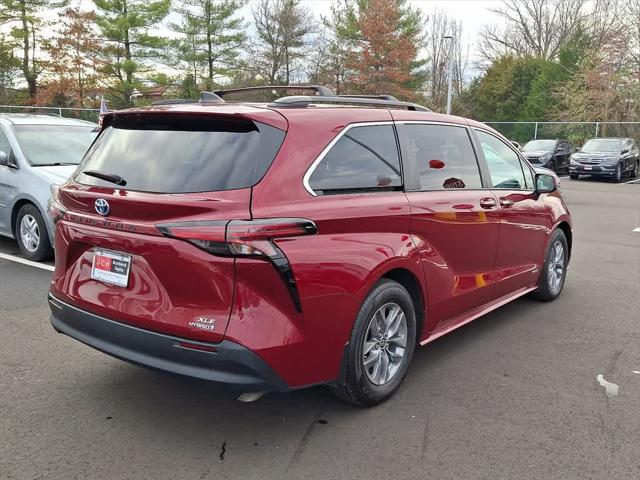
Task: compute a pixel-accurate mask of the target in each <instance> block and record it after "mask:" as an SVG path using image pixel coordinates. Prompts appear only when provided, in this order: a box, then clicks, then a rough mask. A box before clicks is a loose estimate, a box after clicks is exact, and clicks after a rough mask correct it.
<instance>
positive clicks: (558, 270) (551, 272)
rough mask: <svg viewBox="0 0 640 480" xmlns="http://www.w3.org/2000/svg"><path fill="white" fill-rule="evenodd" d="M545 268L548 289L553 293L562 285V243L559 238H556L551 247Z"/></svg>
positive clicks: (563, 268) (563, 269)
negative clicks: (546, 270)
mask: <svg viewBox="0 0 640 480" xmlns="http://www.w3.org/2000/svg"><path fill="white" fill-rule="evenodd" d="M547 269H548V272H547V278H548V281H549V290H551V291H552V292H553V293H557V292H558V291H559V290H560V287H561V286H562V280H563V278H564V271H565V265H564V245H563V244H562V242H561V241H560V240H556V242H555V243H554V244H553V247H552V248H551V255H550V256H549V265H548V266H547Z"/></svg>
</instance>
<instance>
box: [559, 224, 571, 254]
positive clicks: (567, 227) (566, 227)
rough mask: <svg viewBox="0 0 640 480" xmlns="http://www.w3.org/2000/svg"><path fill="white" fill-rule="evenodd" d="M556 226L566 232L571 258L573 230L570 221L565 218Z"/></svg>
mask: <svg viewBox="0 0 640 480" xmlns="http://www.w3.org/2000/svg"><path fill="white" fill-rule="evenodd" d="M556 228H559V229H560V230H562V232H563V233H564V236H565V238H566V239H567V246H568V247H569V258H571V247H572V245H573V231H572V230H571V225H569V222H567V221H566V220H563V221H561V222H560V223H559V224H558V225H557V227H556Z"/></svg>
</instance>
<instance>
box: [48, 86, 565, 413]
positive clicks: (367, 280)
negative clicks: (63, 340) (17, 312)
mask: <svg viewBox="0 0 640 480" xmlns="http://www.w3.org/2000/svg"><path fill="white" fill-rule="evenodd" d="M354 104H355V105H354ZM318 106H322V107H324V108H318ZM333 107H339V108H333ZM544 172H546V173H544ZM558 184H559V180H558V178H557V176H556V175H555V174H553V172H550V171H548V170H547V171H543V172H536V170H534V169H533V168H532V167H531V165H529V163H528V162H527V161H526V160H525V159H524V158H523V157H522V156H521V155H520V153H519V152H517V151H516V150H515V149H514V148H513V146H512V145H511V143H510V142H509V141H508V140H507V139H506V138H504V137H503V136H501V135H500V134H499V133H497V132H496V131H494V130H492V129H491V128H489V127H487V126H486V125H484V124H482V123H478V122H475V121H472V120H466V119H463V118H459V117H452V116H446V115H440V114H435V113H431V112H429V111H428V110H427V109H425V108H423V107H420V106H417V105H414V104H408V103H403V102H398V101H393V100H384V99H363V98H345V97H334V96H333V97H332V96H329V97H326V96H302V97H301V96H297V97H285V98H280V99H278V100H276V101H274V102H273V103H269V104H256V103H253V104H244V103H235V104H233V103H222V102H215V103H214V102H211V103H207V102H203V103H200V104H173V105H163V106H155V107H149V108H139V109H131V110H123V111H119V112H113V113H110V114H108V115H106V116H105V118H104V124H103V127H102V131H101V133H100V134H99V136H98V138H97V140H96V141H95V143H94V144H93V146H92V147H91V148H90V150H89V152H88V153H87V155H86V156H85V159H84V160H83V162H82V164H81V165H80V167H79V169H78V170H77V172H76V173H75V174H74V176H73V178H72V179H70V180H69V182H68V183H66V184H65V185H64V186H62V187H61V188H60V189H59V190H58V191H57V193H56V196H55V198H54V200H53V201H52V202H51V205H50V213H51V215H52V216H53V218H54V219H55V221H56V225H57V228H56V248H57V254H56V267H55V273H54V275H53V280H52V286H51V290H50V295H49V304H50V307H51V311H52V317H51V321H52V324H53V327H54V328H55V329H56V330H57V331H59V332H62V333H65V334H67V335H69V336H71V337H74V338H76V339H78V340H79V341H81V342H83V343H85V344H87V345H90V346H92V347H94V348H96V349H98V350H101V351H103V352H105V353H107V354H110V355H113V356H115V357H117V358H120V359H123V360H127V361H130V362H133V363H135V364H139V365H145V366H149V367H153V368H157V369H161V370H165V371H169V372H174V373H180V374H183V375H189V376H193V377H198V378H202V379H207V380H212V381H218V382H224V383H227V384H235V385H239V386H240V388H241V389H242V390H243V391H244V392H259V391H265V390H277V391H289V390H292V389H298V388H302V387H305V386H309V385H317V384H328V385H330V386H331V387H332V389H333V391H334V392H335V393H336V394H337V395H338V396H340V397H342V398H344V399H347V400H349V401H351V402H353V403H356V404H359V405H374V404H376V403H380V402H382V401H383V400H385V399H387V398H388V397H389V396H391V394H392V393H393V392H394V391H395V390H396V389H397V388H398V386H399V385H400V383H401V382H402V379H403V378H404V376H405V373H406V372H407V369H408V367H409V363H410V362H411V358H412V356H413V352H414V348H415V347H416V346H418V345H425V344H427V343H429V342H431V341H433V340H435V339H437V338H439V337H441V336H442V335H445V334H446V333H448V332H450V331H452V330H454V329H456V328H458V327H460V326H462V325H465V324H466V323H469V322H471V321H472V320H474V319H476V318H478V317H480V316H482V315H484V314H486V313H487V312H489V311H492V310H494V309H496V308H499V307H500V306H501V305H504V304H505V303H507V302H510V301H512V300H515V299H516V298H518V297H521V296H523V295H526V294H528V293H531V294H533V295H535V296H536V297H537V298H538V299H541V300H547V301H548V300H553V299H555V298H556V297H558V295H560V293H561V291H562V287H563V284H564V281H565V275H566V272H567V265H568V262H569V257H570V253H571V244H572V229H571V217H570V215H569V213H568V211H567V207H566V205H565V201H564V199H563V197H562V194H561V193H560V191H559V190H558ZM532 328H533V327H532Z"/></svg>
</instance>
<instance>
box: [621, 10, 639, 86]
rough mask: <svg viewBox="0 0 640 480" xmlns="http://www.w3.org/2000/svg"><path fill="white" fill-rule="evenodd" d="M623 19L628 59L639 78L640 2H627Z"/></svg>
mask: <svg viewBox="0 0 640 480" xmlns="http://www.w3.org/2000/svg"><path fill="white" fill-rule="evenodd" d="M624 17H625V18H626V19H627V25H628V27H627V28H628V29H629V37H630V38H629V57H630V59H631V61H632V62H633V64H634V70H635V72H636V75H638V76H640V0H627V1H626V3H625V5H624Z"/></svg>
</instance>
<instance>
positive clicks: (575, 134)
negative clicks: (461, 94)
mask: <svg viewBox="0 0 640 480" xmlns="http://www.w3.org/2000/svg"><path fill="white" fill-rule="evenodd" d="M485 123H486V124H487V125H489V126H490V127H492V128H495V129H496V130H498V131H499V132H500V133H502V134H503V135H504V136H505V137H507V138H508V139H510V140H514V141H516V142H519V143H521V144H524V143H526V142H528V141H529V140H533V139H536V138H542V139H544V138H551V139H555V138H564V139H567V140H569V141H571V142H572V143H573V144H575V145H578V146H579V145H582V144H583V143H584V142H585V140H587V139H589V138H594V137H630V138H635V139H636V140H639V141H640V122H485Z"/></svg>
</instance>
